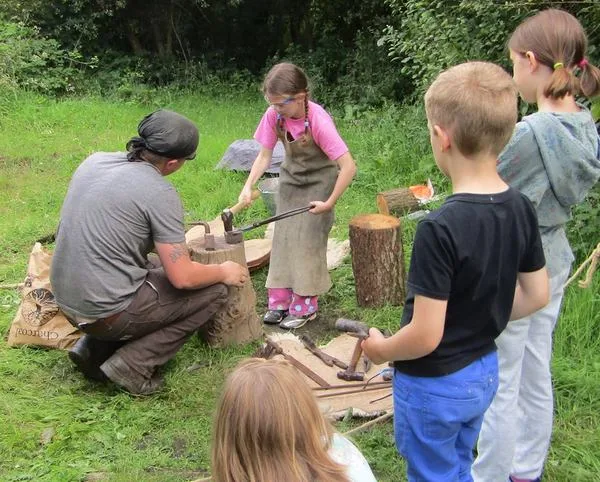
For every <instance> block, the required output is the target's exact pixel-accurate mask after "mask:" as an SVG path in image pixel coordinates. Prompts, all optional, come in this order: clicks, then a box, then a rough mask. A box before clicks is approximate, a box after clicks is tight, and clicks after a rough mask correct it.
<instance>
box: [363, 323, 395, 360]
mask: <svg viewBox="0 0 600 482" xmlns="http://www.w3.org/2000/svg"><path fill="white" fill-rule="evenodd" d="M385 344H386V338H385V336H383V333H381V332H380V331H379V330H378V329H377V328H371V329H370V330H369V338H366V339H365V340H363V342H362V343H361V345H360V346H361V347H362V349H363V350H364V352H365V353H366V355H367V356H368V357H369V360H371V361H372V362H373V363H374V364H375V365H380V364H381V363H383V362H386V361H388V359H387V357H386V356H385V355H384V354H383V350H384V347H385Z"/></svg>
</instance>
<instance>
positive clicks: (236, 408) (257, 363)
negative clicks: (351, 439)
mask: <svg viewBox="0 0 600 482" xmlns="http://www.w3.org/2000/svg"><path fill="white" fill-rule="evenodd" d="M213 430H214V431H213V445H212V477H213V480H214V481H215V482H279V481H285V482H312V481H316V480H318V481H319V482H342V481H347V482H349V481H348V478H347V476H346V475H345V467H343V466H342V465H339V464H337V463H336V462H334V461H333V460H332V459H331V458H330V457H329V455H328V453H327V451H328V449H329V448H330V442H331V437H332V435H333V429H332V427H331V425H330V424H329V423H328V422H327V421H326V420H325V419H324V417H323V415H322V414H321V412H320V410H319V407H318V406H317V402H316V399H315V398H314V396H313V394H312V392H311V390H310V388H309V386H308V385H307V384H306V382H305V381H304V379H303V378H302V376H301V375H300V374H299V373H298V371H297V370H296V369H295V368H294V367H292V366H291V365H290V364H289V363H288V362H285V361H282V360H264V359H262V358H253V359H249V360H246V361H243V362H241V363H240V364H239V365H238V366H237V368H236V369H235V371H234V372H233V373H232V374H231V375H229V377H228V378H227V381H226V382H225V387H224V390H223V393H222V395H221V400H220V403H219V406H218V408H217V413H216V416H215V421H214V429H213Z"/></svg>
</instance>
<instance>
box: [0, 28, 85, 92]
mask: <svg viewBox="0 0 600 482" xmlns="http://www.w3.org/2000/svg"><path fill="white" fill-rule="evenodd" d="M95 63H96V60H95V59H92V60H91V61H90V62H85V61H84V60H83V58H82V57H81V55H80V54H79V52H78V51H77V50H72V51H65V50H64V49H62V48H61V47H60V45H59V44H58V42H57V41H56V40H54V39H48V38H44V37H43V36H41V35H40V34H39V31H38V30H37V29H36V28H34V27H28V26H26V25H24V24H23V23H20V22H7V21H2V20H0V84H4V85H8V86H11V87H13V88H24V89H27V90H33V91H36V92H41V93H44V94H62V93H71V92H75V91H76V85H77V84H78V83H80V82H79V81H80V79H81V70H80V67H81V66H83V65H86V66H88V67H94V65H95Z"/></svg>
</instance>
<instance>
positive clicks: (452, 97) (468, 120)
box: [425, 62, 517, 157]
mask: <svg viewBox="0 0 600 482" xmlns="http://www.w3.org/2000/svg"><path fill="white" fill-rule="evenodd" d="M425 110H426V112H427V118H428V119H429V123H430V124H431V125H439V126H440V127H442V128H443V129H445V130H447V131H448V132H449V133H450V135H451V136H452V140H453V143H454V145H455V146H456V148H457V149H458V150H459V151H460V152H461V153H462V154H463V155H464V156H466V157H474V156H476V155H479V154H491V155H494V156H497V155H498V154H500V152H501V151H502V149H503V148H504V146H505V145H506V143H507V142H508V140H509V139H510V136H511V134H512V132H513V129H514V127H515V124H516V122H517V90H516V87H515V84H514V82H513V80H512V78H511V77H510V75H509V74H508V73H506V72H505V71H504V70H503V69H502V68H501V67H499V66H497V65H495V64H492V63H489V62H466V63H464V64H459V65H456V66H454V67H451V68H449V69H448V70H446V71H444V72H442V73H441V74H439V75H438V77H437V78H436V79H435V80H434V82H433V83H432V84H431V86H430V87H429V89H428V90H427V93H426V94H425Z"/></svg>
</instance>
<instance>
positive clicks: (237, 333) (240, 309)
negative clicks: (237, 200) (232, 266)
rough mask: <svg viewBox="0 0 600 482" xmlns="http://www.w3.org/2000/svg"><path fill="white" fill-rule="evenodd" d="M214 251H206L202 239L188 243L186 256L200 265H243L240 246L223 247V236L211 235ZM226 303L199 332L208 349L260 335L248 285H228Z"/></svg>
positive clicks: (234, 343)
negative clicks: (213, 241) (231, 262)
mask: <svg viewBox="0 0 600 482" xmlns="http://www.w3.org/2000/svg"><path fill="white" fill-rule="evenodd" d="M214 239H215V249H214V250H207V249H206V245H205V241H204V238H203V237H202V238H196V239H194V240H192V241H190V242H189V243H188V248H189V249H190V256H191V257H192V259H193V260H194V261H197V262H199V263H202V264H219V263H222V262H224V261H235V262H236V263H239V264H241V265H242V266H246V257H245V254H244V243H239V244H227V243H226V242H225V238H224V237H223V236H215V237H214ZM228 288H229V295H228V300H227V303H226V304H225V306H224V307H223V308H221V310H220V311H219V312H217V313H216V314H215V315H214V317H213V319H212V320H211V321H209V322H208V323H207V324H206V325H205V326H204V327H202V329H201V330H200V336H202V338H203V339H204V340H206V342H207V343H208V344H209V345H210V346H214V347H223V346H227V345H238V344H242V343H248V342H250V341H253V340H256V339H258V338H260V337H262V335H263V326H262V322H261V320H260V318H259V317H258V314H257V313H256V293H255V291H254V288H253V287H252V283H251V282H247V283H245V284H244V286H242V287H240V288H238V287H236V286H229V287H228Z"/></svg>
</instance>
